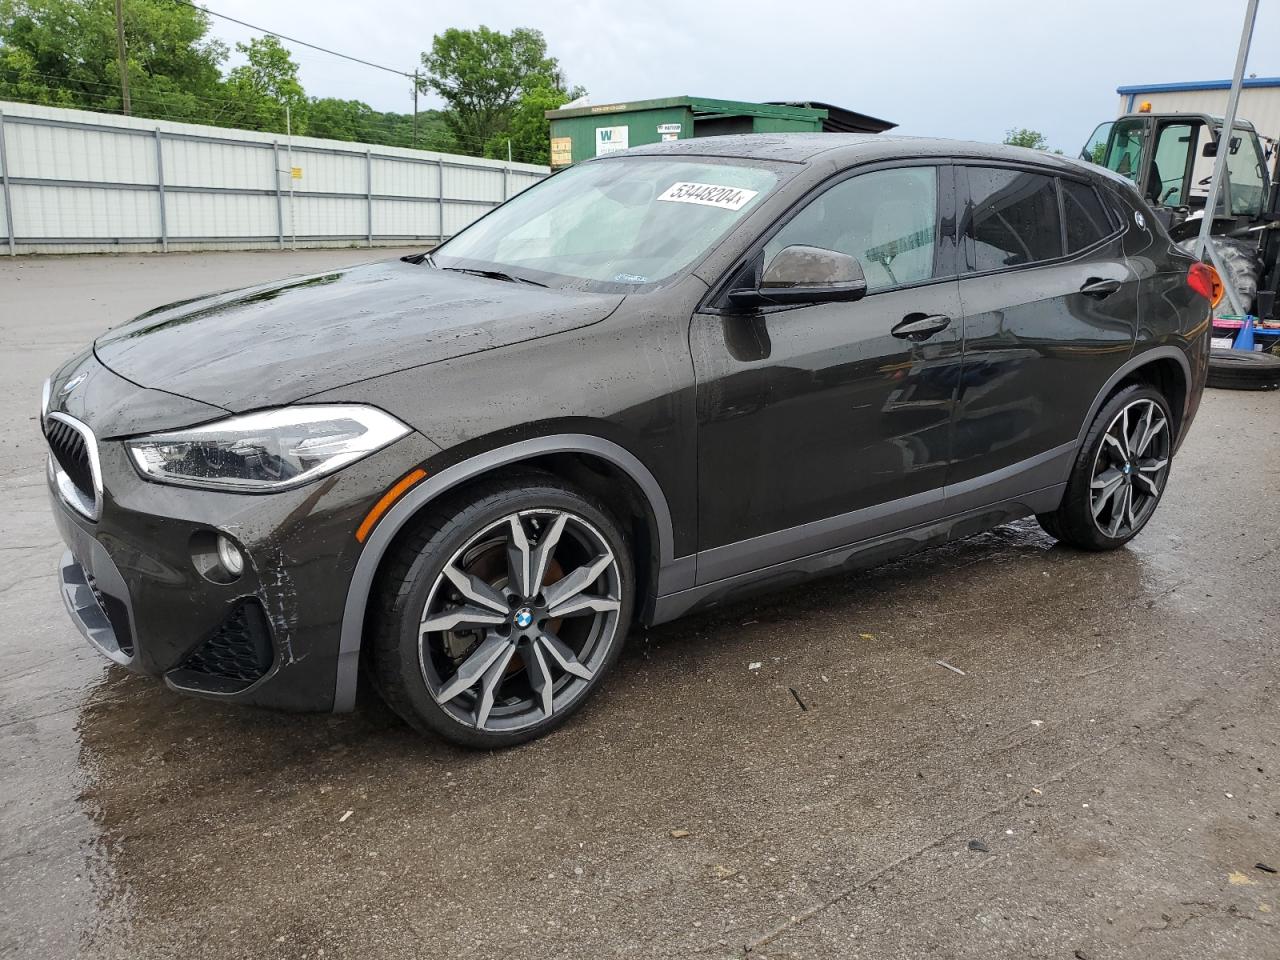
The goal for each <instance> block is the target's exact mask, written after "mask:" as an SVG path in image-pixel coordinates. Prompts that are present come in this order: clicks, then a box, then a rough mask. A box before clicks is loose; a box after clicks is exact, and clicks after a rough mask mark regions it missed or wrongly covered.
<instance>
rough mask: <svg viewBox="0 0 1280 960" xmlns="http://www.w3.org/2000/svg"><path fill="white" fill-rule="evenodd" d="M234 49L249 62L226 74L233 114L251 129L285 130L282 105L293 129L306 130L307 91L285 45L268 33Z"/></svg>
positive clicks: (238, 121) (237, 45)
mask: <svg viewBox="0 0 1280 960" xmlns="http://www.w3.org/2000/svg"><path fill="white" fill-rule="evenodd" d="M236 49H237V50H239V51H240V52H241V53H243V54H244V55H245V56H246V57H247V58H248V63H245V64H243V65H242V66H239V67H236V68H235V69H234V70H232V71H231V72H230V73H229V74H228V75H227V91H228V93H229V94H230V95H231V101H232V107H231V110H232V114H233V116H234V118H235V120H236V122H237V123H238V124H239V125H240V126H243V127H246V128H248V129H250V130H270V131H274V132H276V133H284V132H285V128H286V124H285V107H286V106H287V107H288V108H289V114H290V116H289V120H290V123H291V124H292V130H293V132H294V133H306V132H307V106H308V104H307V95H306V92H305V91H304V90H303V89H302V84H301V83H299V82H298V65H297V64H296V63H294V62H293V57H292V56H290V55H289V51H288V50H287V49H285V47H284V45H283V44H282V43H281V42H280V41H279V40H278V39H277V38H276V37H273V36H271V35H270V34H268V35H266V36H262V37H255V38H254V39H253V40H250V41H249V42H248V43H247V44H245V43H237V44H236Z"/></svg>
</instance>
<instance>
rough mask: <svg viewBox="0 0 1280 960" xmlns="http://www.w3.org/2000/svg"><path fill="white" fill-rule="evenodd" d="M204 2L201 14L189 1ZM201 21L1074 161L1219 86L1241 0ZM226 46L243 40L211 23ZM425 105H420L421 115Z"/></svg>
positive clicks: (1266, 13) (228, 8)
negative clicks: (450, 47) (463, 34)
mask: <svg viewBox="0 0 1280 960" xmlns="http://www.w3.org/2000/svg"><path fill="white" fill-rule="evenodd" d="M201 2H203V0H201ZM208 4H209V7H210V9H211V10H214V11H217V12H220V13H226V14H229V15H231V16H235V17H237V18H239V19H243V20H247V21H249V22H251V23H256V24H259V25H261V26H263V27H266V28H268V29H271V30H276V31H279V32H281V33H285V34H289V35H291V36H296V37H298V38H299V39H302V40H306V41H309V42H311V43H316V44H320V45H322V46H329V47H333V48H335V49H338V50H341V51H343V52H346V53H350V54H353V55H355V56H360V57H363V58H366V59H369V60H373V61H376V62H379V63H385V64H387V65H388V66H394V67H400V68H402V69H404V70H408V71H411V70H413V68H414V67H415V66H416V65H418V62H419V55H420V53H421V51H422V50H424V49H427V48H428V47H430V45H431V38H432V36H433V35H434V34H436V33H438V32H441V31H443V30H445V29H447V28H448V27H474V26H477V25H479V24H485V25H487V26H489V27H492V28H494V29H502V30H509V29H511V28H513V27H518V26H525V27H534V28H537V29H539V30H541V31H542V32H543V33H544V34H545V35H546V37H547V43H548V45H549V48H550V51H551V53H552V54H553V55H554V56H556V57H558V58H559V59H560V63H561V65H562V66H563V67H564V69H565V72H566V74H567V76H568V78H569V80H570V81H571V82H572V83H576V84H581V85H582V86H584V87H586V89H587V91H588V94H589V96H590V98H591V102H592V103H597V104H599V103H611V102H615V101H623V100H641V99H649V98H653V97H666V96H677V95H682V94H691V95H694V96H703V97H720V98H724V99H731V100H805V99H811V100H821V101H826V102H829V103H836V104H840V105H841V106H844V107H847V108H849V109H852V110H857V111H860V112H862V113H868V114H871V115H873V116H878V117H881V118H883V119H886V120H891V121H894V122H896V123H897V124H899V126H900V127H901V129H902V131H903V132H904V133H910V134H918V135H922V136H944V137H960V138H968V139H975V140H1000V139H1001V138H1002V137H1003V136H1004V132H1005V130H1006V129H1008V128H1009V127H1031V128H1033V129H1037V130H1040V131H1041V132H1043V133H1044V134H1045V135H1046V136H1047V137H1048V138H1049V141H1050V143H1051V144H1052V145H1053V146H1055V147H1059V148H1061V149H1063V150H1065V151H1067V152H1068V153H1071V154H1074V153H1075V152H1076V151H1077V150H1078V149H1079V147H1080V145H1081V144H1083V143H1084V141H1085V140H1086V139H1087V137H1088V135H1089V134H1090V133H1091V132H1092V130H1093V128H1094V126H1095V125H1096V124H1097V123H1099V122H1101V121H1102V120H1104V119H1108V118H1110V117H1113V116H1114V115H1115V112H1116V107H1117V103H1118V98H1117V97H1116V95H1115V89H1116V87H1117V86H1119V85H1121V84H1131V83H1153V82H1158V81H1179V80H1207V79H1224V78H1228V77H1230V75H1231V70H1232V67H1233V65H1234V63H1235V53H1236V46H1237V44H1238V42H1239V36H1240V27H1241V20H1242V17H1243V13H1244V6H1245V4H1244V0H1219V2H1216V3H1209V2H1204V0H1197V2H1192V0H1107V2H1099V0H1076V2H1071V0H1066V2H1055V3H1045V2H1042V0H1021V2H1016V0H953V2H943V0H889V2H876V3H868V2H857V0H841V2H831V0H805V2H794V0H793V2H791V3H776V2H775V3H769V4H765V3H758V2H731V0H647V2H646V0H625V2H624V0H579V2H569V0H542V2H537V3H530V2H527V0H525V2H507V0H463V2H453V3H437V2H423V3H406V2H394V3H393V2H390V0H359V2H351V0H308V2H306V3H303V2H300V0H208ZM1261 6H1262V12H1261V13H1260V14H1259V16H1258V22H1257V27H1256V31H1255V34H1254V45H1253V54H1252V56H1251V58H1250V60H1249V64H1248V68H1247V71H1246V72H1247V73H1256V74H1257V75H1258V76H1276V75H1280V0H1264V2H1263V3H1262V5H1261ZM212 24H213V30H214V32H215V33H216V34H217V35H218V36H220V37H222V38H223V39H224V40H226V41H228V43H229V44H232V45H234V42H235V41H237V40H241V41H243V40H246V39H248V38H249V36H250V35H251V33H250V31H247V30H245V29H243V28H241V27H237V26H235V25H234V24H230V23H227V22H226V21H223V20H219V19H218V18H216V17H214V18H212ZM292 49H293V52H294V54H295V58H296V59H297V60H298V62H299V63H300V64H301V70H302V81H303V84H304V86H305V87H306V89H307V92H308V93H309V94H311V95H312V96H334V97H344V98H352V99H358V100H364V101H365V102H366V103H369V104H371V105H372V106H374V107H375V108H377V109H380V110H406V111H407V110H409V109H411V106H412V101H411V99H410V90H411V85H410V84H409V82H408V81H407V80H401V79H398V78H396V77H394V76H392V75H391V74H387V73H382V72H380V71H377V70H371V69H369V68H367V67H361V66H358V65H356V64H350V63H346V62H344V61H342V60H338V59H335V58H333V57H328V56H326V55H324V54H322V53H317V52H315V51H312V50H308V49H306V48H302V47H297V46H293V47H292ZM423 104H424V106H425V105H430V104H429V101H428V100H424V101H423Z"/></svg>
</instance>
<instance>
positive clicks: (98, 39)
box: [0, 0, 227, 120]
mask: <svg viewBox="0 0 1280 960" xmlns="http://www.w3.org/2000/svg"><path fill="white" fill-rule="evenodd" d="M124 10H125V17H124V20H125V24H124V25H125V35H126V37H127V38H128V40H129V44H128V47H129V52H128V59H127V64H128V70H129V91H130V97H131V99H132V101H133V112H134V113H136V114H139V115H141V116H161V117H172V118H173V119H176V120H200V119H202V117H203V114H204V113H206V112H207V109H206V107H205V106H204V105H202V103H201V101H202V99H204V98H208V97H212V96H217V94H218V89H219V85H220V84H221V82H222V76H221V72H220V69H219V68H220V66H221V64H222V63H223V61H225V60H226V57H227V48H226V46H225V45H224V44H222V43H221V42H220V41H217V40H210V39H207V37H206V34H207V33H208V29H209V24H208V18H207V16H206V15H205V14H204V12H203V11H200V10H195V9H193V8H191V7H187V6H181V5H178V4H174V3H172V2H170V0H129V2H128V3H126V4H125V7H124ZM0 38H2V39H0V99H11V100H22V101H27V102H34V103H47V104H51V105H54V106H62V107H81V108H84V109H89V110H106V111H118V110H120V109H121V106H122V104H121V98H120V70H119V64H118V61H117V56H116V34H115V8H114V4H113V0H0Z"/></svg>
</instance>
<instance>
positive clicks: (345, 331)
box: [94, 260, 622, 412]
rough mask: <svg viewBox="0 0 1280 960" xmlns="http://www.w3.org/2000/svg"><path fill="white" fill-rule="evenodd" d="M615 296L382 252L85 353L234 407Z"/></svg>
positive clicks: (323, 386)
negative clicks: (378, 258)
mask: <svg viewBox="0 0 1280 960" xmlns="http://www.w3.org/2000/svg"><path fill="white" fill-rule="evenodd" d="M621 302H622V297H621V296H620V295H618V294H608V295H606V294H595V293H583V292H580V291H572V290H553V289H550V288H543V287H536V286H532V285H530V284H524V283H512V282H508V281H503V280H492V279H488V278H485V277H478V276H474V275H471V274H462V273H454V272H446V271H443V270H437V269H435V268H433V267H431V266H428V265H427V264H414V263H408V262H403V261H397V260H392V261H387V262H385V263H373V264H368V265H365V266H360V267H352V268H350V269H346V270H338V271H335V272H333V273H322V274H316V275H315V276H309V277H295V278H292V279H289V280H283V281H279V282H276V283H269V284H263V285H261V286H256V287H249V288H247V289H244V290H236V291H232V292H229V293H221V294H216V295H214V296H209V297H202V298H199V299H196V300H189V301H185V302H182V303H177V304H171V305H170V306H167V307H161V308H159V309H157V310H152V311H151V312H149V313H145V314H143V315H142V316H141V317H138V318H137V319H136V320H133V321H130V322H129V323H126V324H124V325H123V326H120V327H117V328H115V329H114V330H111V331H109V332H108V333H106V334H104V335H103V336H102V337H100V338H99V339H98V341H97V342H96V343H95V344H94V352H95V353H96V354H97V357H98V360H99V361H100V362H101V363H102V364H104V365H105V366H107V367H108V368H110V369H111V370H112V371H114V372H115V373H117V374H118V375H120V376H121V377H124V378H126V379H128V380H131V381H132V382H134V383H136V384H138V385H139V386H142V387H149V388H153V389H157V390H164V391H167V392H169V393H174V394H178V395H179V396H182V397H187V398H190V399H192V400H198V401H200V402H201V403H206V404H212V405H214V406H217V407H221V408H223V409H225V410H230V411H233V412H241V411H244V410H252V409H257V408H260V407H268V406H278V405H281V404H286V403H292V402H295V401H297V400H301V399H303V398H304V397H308V396H311V395H312V394H316V393H320V392H322V391H325V390H331V389H334V388H336V387H341V386H344V385H346V384H350V383H357V382H359V381H361V380H367V379H369V378H371V377H376V376H379V375H381V374H385V373H390V372H393V371H397V370H404V369H406V368H409V367H415V366H421V365H423V364H428V363H435V362H437V361H440V360H449V359H452V358H454V357H461V356H465V355H467V354H471V353H476V352H479V351H481V350H491V349H493V348H495V347H502V346H506V345H508V344H513V343H519V342H521V341H525V340H531V339H534V338H536V337H544V336H548V335H550V334H555V333H561V332H564V331H567V330H573V329H576V328H578V327H582V326H586V325H588V324H591V323H595V322H597V321H600V320H603V319H604V318H605V317H607V316H608V315H609V314H610V313H612V312H613V311H614V310H615V309H616V308H617V306H618V304H619V303H621Z"/></svg>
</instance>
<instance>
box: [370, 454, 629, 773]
mask: <svg viewBox="0 0 1280 960" xmlns="http://www.w3.org/2000/svg"><path fill="white" fill-rule="evenodd" d="M634 590H635V577H634V574H633V570H632V562H631V556H630V552H629V550H628V548H627V541H626V538H625V536H624V535H623V534H622V532H621V528H620V527H619V524H618V523H617V521H616V520H614V519H613V517H612V516H611V515H610V513H609V512H608V511H607V510H606V508H605V507H604V506H603V505H601V504H598V503H595V502H593V501H592V500H590V499H588V498H587V497H585V496H584V495H583V494H581V493H580V492H578V491H577V490H575V489H573V488H571V487H569V486H567V485H565V484H562V483H561V482H560V481H559V480H558V479H557V478H555V477H552V476H549V475H543V474H537V473H530V474H522V475H520V476H518V477H512V478H511V479H509V480H507V481H505V482H497V483H494V484H491V485H488V486H486V487H483V488H480V489H477V490H475V491H473V492H472V493H471V494H470V495H469V496H463V497H461V498H458V499H454V500H452V501H451V502H448V503H446V504H442V505H441V506H439V507H436V508H433V509H431V510H430V511H429V512H428V513H427V514H426V515H425V516H424V517H423V518H421V520H420V521H419V523H418V526H417V527H416V528H415V530H414V532H413V534H411V535H410V536H409V537H407V538H405V539H404V540H403V541H402V542H401V543H400V544H399V546H398V547H397V548H396V551H395V554H394V556H393V559H392V563H391V564H390V567H389V569H388V570H387V571H386V573H385V575H384V577H383V580H382V584H381V597H380V599H381V602H380V604H379V608H378V614H377V617H376V622H375V636H374V638H373V639H374V646H373V664H372V665H373V668H374V680H375V684H376V686H377V687H378V689H379V691H380V692H381V693H382V695H383V697H384V699H386V701H387V703H388V704H389V705H390V706H391V707H392V709H393V710H395V711H396V712H397V713H398V714H400V716H402V717H403V718H404V719H405V720H406V721H407V722H408V723H409V724H410V725H412V726H414V727H416V728H418V729H419V730H422V731H424V732H430V733H434V734H437V735H439V736H442V737H444V738H445V739H447V740H450V741H452V742H454V743H457V744H459V745H461V746H467V747H473V748H480V749H487V748H495V747H504V746H511V745H514V744H517V743H522V742H524V741H526V740H531V739H533V738H535V737H539V736H541V735H543V734H544V733H547V732H548V731H550V730H551V729H553V728H554V727H556V726H558V725H559V724H560V723H562V722H564V720H565V719H567V718H568V716H569V715H570V714H571V713H572V712H573V711H574V710H576V709H577V708H578V707H579V706H581V705H582V703H583V702H584V701H585V700H586V698H587V697H588V696H589V695H590V694H591V692H592V691H594V689H595V688H596V686H597V685H598V684H599V682H600V679H601V678H602V677H603V675H604V673H605V672H606V671H607V670H608V668H609V667H610V666H611V665H612V664H613V662H614V661H615V660H616V659H617V656H618V653H619V651H620V650H621V648H622V643H623V639H624V637H625V635H626V631H627V625H628V624H629V622H630V618H631V611H632V605H633V599H634V598H633V594H634Z"/></svg>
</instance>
